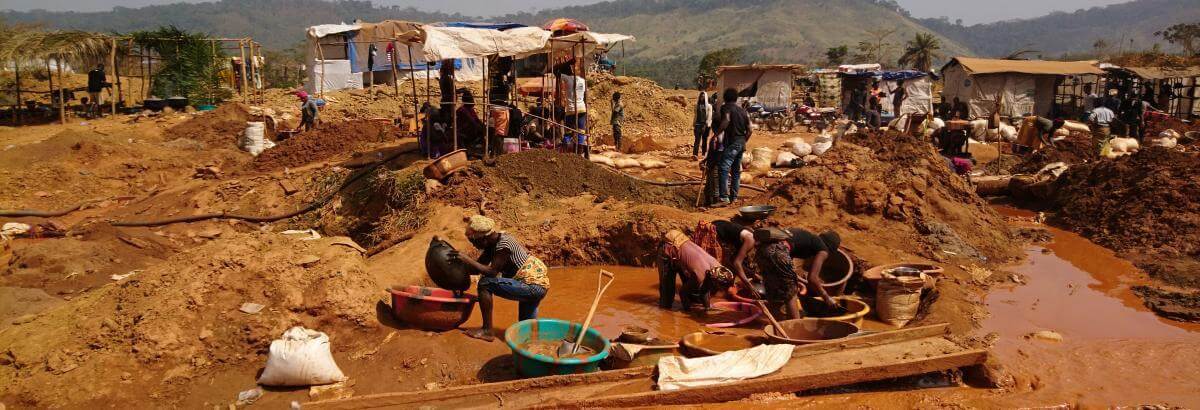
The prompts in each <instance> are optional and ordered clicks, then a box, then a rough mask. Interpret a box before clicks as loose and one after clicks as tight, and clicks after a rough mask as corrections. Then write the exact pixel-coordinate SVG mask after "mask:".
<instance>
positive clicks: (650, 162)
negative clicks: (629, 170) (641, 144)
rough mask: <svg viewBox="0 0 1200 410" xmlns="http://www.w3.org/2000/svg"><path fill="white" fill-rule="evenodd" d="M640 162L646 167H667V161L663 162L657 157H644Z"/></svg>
mask: <svg viewBox="0 0 1200 410" xmlns="http://www.w3.org/2000/svg"><path fill="white" fill-rule="evenodd" d="M640 162H641V164H642V168H644V169H657V168H666V167H667V163H666V162H662V161H659V160H657V159H644V160H642V161H640Z"/></svg>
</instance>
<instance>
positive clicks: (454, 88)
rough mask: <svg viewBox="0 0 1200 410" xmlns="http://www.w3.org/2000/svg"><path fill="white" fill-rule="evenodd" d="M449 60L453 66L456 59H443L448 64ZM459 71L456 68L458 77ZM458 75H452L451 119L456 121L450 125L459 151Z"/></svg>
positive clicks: (456, 149)
mask: <svg viewBox="0 0 1200 410" xmlns="http://www.w3.org/2000/svg"><path fill="white" fill-rule="evenodd" d="M447 61H449V62H450V64H451V65H450V67H451V68H453V67H454V60H442V64H446V62H447ZM457 71H458V70H455V73H454V74H455V76H456V77H457V74H458V72H457ZM443 72H444V70H443ZM438 75H439V77H438V78H441V77H440V75H441V73H439V74H438ZM456 77H450V84H451V86H450V95H451V97H452V98H453V99H452V100H451V101H453V102H454V103H453V104H451V105H450V120H451V121H453V122H454V123H453V124H450V127H451V129H453V130H454V151H458V79H457V78H456Z"/></svg>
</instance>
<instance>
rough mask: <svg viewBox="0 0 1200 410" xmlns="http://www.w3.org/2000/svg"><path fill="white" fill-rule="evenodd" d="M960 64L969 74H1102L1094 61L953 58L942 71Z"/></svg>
mask: <svg viewBox="0 0 1200 410" xmlns="http://www.w3.org/2000/svg"><path fill="white" fill-rule="evenodd" d="M955 63H957V64H960V65H962V66H963V68H965V69H966V70H967V72H969V73H971V74H995V73H1021V74H1041V75H1077V74H1096V75H1101V74H1104V71H1103V70H1101V69H1100V68H1099V67H1097V66H1096V62H1095V61H1042V60H998V59H990V58H971V57H955V58H954V59H952V60H950V62H949V63H946V65H945V67H942V70H943V71H945V70H946V68H948V67H950V66H951V65H953V64H955Z"/></svg>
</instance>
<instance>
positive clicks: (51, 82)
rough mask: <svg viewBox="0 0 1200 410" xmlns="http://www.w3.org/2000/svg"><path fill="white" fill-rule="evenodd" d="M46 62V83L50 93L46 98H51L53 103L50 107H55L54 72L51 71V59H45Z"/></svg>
mask: <svg viewBox="0 0 1200 410" xmlns="http://www.w3.org/2000/svg"><path fill="white" fill-rule="evenodd" d="M45 61H46V83H47V85H48V88H47V91H49V93H47V94H46V96H47V97H49V98H50V101H51V104H50V106H54V104H53V101H54V72H53V71H50V58H49V57H47V58H46V59H45Z"/></svg>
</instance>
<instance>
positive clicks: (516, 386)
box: [304, 366, 654, 410]
mask: <svg viewBox="0 0 1200 410" xmlns="http://www.w3.org/2000/svg"><path fill="white" fill-rule="evenodd" d="M653 374H654V367H650V366H647V367H637V368H631V369H620V370H608V371H603V372H596V373H587V374H570V375H561V376H547V377H538V378H532V379H521V380H513V381H507V382H499V383H486V384H476V385H470V386H461V387H451V388H448V389H441V390H432V391H409V392H399V393H382V394H370V395H364V396H357V397H351V398H346V399H340V400H329V401H319V402H312V403H306V404H305V405H304V408H306V409H331V410H334V409H338V410H340V409H370V408H380V407H388V406H402V405H410V404H413V403H426V402H439V401H449V400H454V399H458V400H463V398H467V397H471V396H486V397H487V398H490V399H492V400H495V396H494V395H496V394H501V393H507V392H517V391H524V390H535V389H553V388H560V387H563V386H570V385H595V384H600V383H610V382H620V381H627V380H632V379H638V378H641V379H647V380H649V377H650V376H651V375H653Z"/></svg>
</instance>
